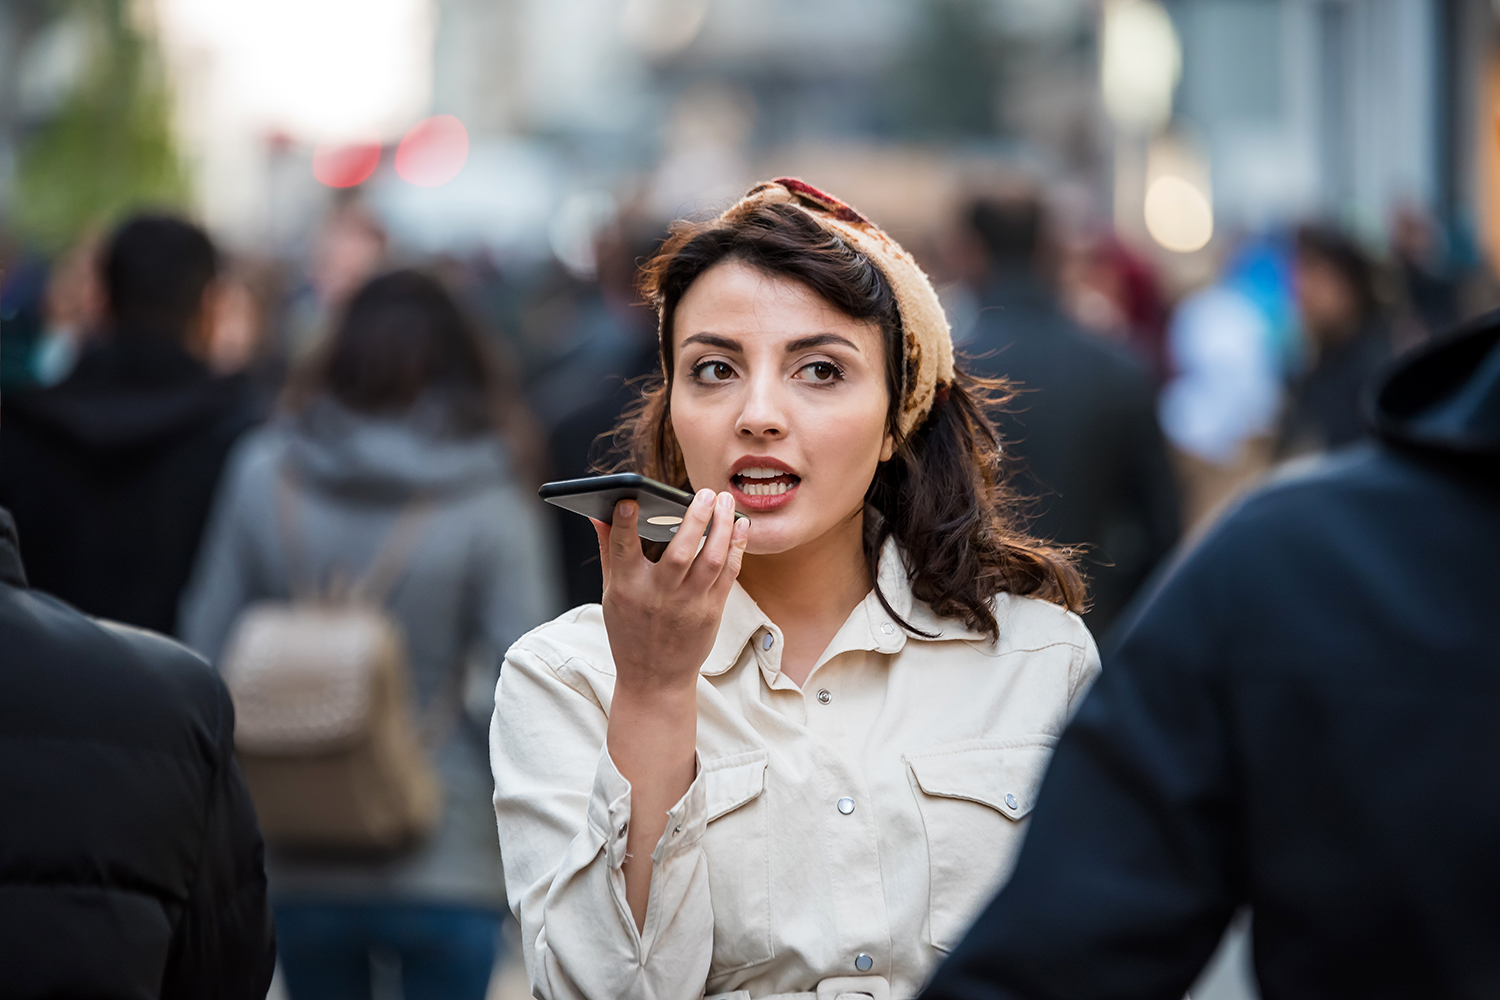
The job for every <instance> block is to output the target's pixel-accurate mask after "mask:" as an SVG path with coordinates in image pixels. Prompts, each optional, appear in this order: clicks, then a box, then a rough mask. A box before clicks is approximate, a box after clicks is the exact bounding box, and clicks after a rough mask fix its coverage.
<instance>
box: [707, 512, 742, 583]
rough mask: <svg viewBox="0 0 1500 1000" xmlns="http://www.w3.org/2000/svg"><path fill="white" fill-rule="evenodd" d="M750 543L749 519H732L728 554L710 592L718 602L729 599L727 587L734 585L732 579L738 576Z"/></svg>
mask: <svg viewBox="0 0 1500 1000" xmlns="http://www.w3.org/2000/svg"><path fill="white" fill-rule="evenodd" d="M749 544H750V519H749V518H744V517H737V518H735V519H734V527H733V529H732V531H731V532H730V537H729V555H728V558H727V559H726V560H725V561H724V568H723V569H721V570H720V571H719V578H718V579H717V580H715V581H714V583H713V587H712V588H710V591H709V592H710V593H711V594H713V596H714V599H715V600H717V601H720V602H723V601H726V600H728V599H729V588H730V587H733V586H734V581H735V580H737V579H738V578H739V575H740V567H741V566H742V565H744V562H745V549H746V548H747V547H748V546H749Z"/></svg>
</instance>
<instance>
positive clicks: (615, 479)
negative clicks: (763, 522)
mask: <svg viewBox="0 0 1500 1000" xmlns="http://www.w3.org/2000/svg"><path fill="white" fill-rule="evenodd" d="M537 495H538V496H540V497H541V498H542V499H543V500H545V501H547V502H548V503H550V504H555V505H557V506H558V507H562V508H563V509H564V510H571V511H573V512H574V513H575V514H582V515H583V516H584V517H592V518H593V519H594V520H596V521H603V522H604V523H605V524H609V523H610V522H611V521H613V520H614V516H615V504H617V503H619V502H620V501H621V500H634V501H635V502H636V503H638V504H639V505H640V508H641V516H640V520H639V522H638V523H639V526H640V528H639V530H640V535H641V538H642V539H643V540H645V541H651V542H670V541H671V540H672V538H673V536H674V535H676V533H677V526H678V525H680V524H681V523H682V518H683V516H684V515H685V514H686V513H687V509H688V506H689V505H690V504H691V503H692V502H693V494H691V493H684V492H683V491H682V490H679V489H676V488H674V487H671V486H668V485H667V484H666V483H658V482H657V481H656V480H654V479H647V478H646V477H645V476H639V475H636V474H635V473H634V472H618V473H615V474H614V475H609V476H589V477H587V478H586V479H561V480H558V481H557V482H555V483H546V484H544V485H543V486H542V488H541V489H540V490H538V491H537ZM734 516H735V517H736V518H742V517H744V516H745V515H744V514H741V513H740V512H739V511H735V512H734Z"/></svg>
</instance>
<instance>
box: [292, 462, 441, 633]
mask: <svg viewBox="0 0 1500 1000" xmlns="http://www.w3.org/2000/svg"><path fill="white" fill-rule="evenodd" d="M297 486H298V477H297V472H296V469H294V468H293V467H292V464H291V463H290V462H282V463H281V466H280V468H279V469H278V474H277V476H276V491H275V492H276V499H275V504H276V526H277V533H278V534H279V535H280V536H281V548H282V555H283V558H284V559H285V561H286V575H287V589H288V590H290V591H291V595H292V599H293V600H294V601H299V602H301V601H310V600H314V599H316V598H317V597H318V596H319V591H320V588H319V586H318V584H317V581H316V580H314V579H313V577H312V574H311V573H310V572H309V571H308V569H307V565H306V563H305V562H304V560H303V551H302V546H301V544H300V539H301V538H302V536H303V534H304V532H303V530H302V518H301V516H300V511H299V510H298V504H299V502H300V498H299V497H298V496H297ZM431 513H432V501H431V499H430V498H428V497H422V496H419V497H417V498H416V499H415V500H412V501H411V502H409V503H407V504H406V505H405V506H404V507H403V508H402V509H401V513H400V514H399V515H398V516H397V518H396V523H395V524H394V525H392V526H391V529H390V531H389V532H388V533H387V534H386V537H385V540H384V541H383V542H382V544H381V546H380V548H379V549H377V550H376V552H375V556H374V558H372V559H371V560H370V566H369V569H367V570H366V571H365V574H364V576H362V577H360V578H359V579H358V580H356V581H355V582H354V583H353V585H352V586H350V587H349V588H348V590H347V596H349V597H352V598H354V599H356V600H359V601H361V602H363V603H366V604H373V605H376V606H381V607H383V606H384V604H385V600H386V598H387V597H389V596H390V592H391V590H393V589H394V588H395V586H396V584H397V583H398V582H399V581H400V579H401V575H402V574H403V573H404V572H405V571H406V563H407V561H408V560H409V559H410V558H411V554H412V550H413V549H414V548H415V547H416V544H417V541H418V540H419V539H420V538H421V528H422V526H423V524H424V523H425V522H426V520H427V518H428V516H429V515H430V514H431ZM335 596H341V595H335Z"/></svg>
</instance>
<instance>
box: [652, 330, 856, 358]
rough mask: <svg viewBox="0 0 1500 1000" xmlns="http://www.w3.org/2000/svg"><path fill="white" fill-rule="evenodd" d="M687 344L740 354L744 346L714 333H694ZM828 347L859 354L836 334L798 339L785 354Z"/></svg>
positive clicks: (788, 347) (852, 344)
mask: <svg viewBox="0 0 1500 1000" xmlns="http://www.w3.org/2000/svg"><path fill="white" fill-rule="evenodd" d="M689 344H705V345H707V346H709V347H717V348H719V349H720V350H723V351H736V352H740V351H743V350H744V349H745V347H744V345H743V344H741V343H740V342H739V341H738V340H731V339H730V338H728V337H721V336H719V335H718V334H716V333H695V334H693V335H692V336H691V337H688V338H687V339H686V340H684V341H683V342H682V346H683V347H687V346H688V345H689ZM830 345H839V346H843V347H847V348H849V349H850V350H852V351H854V352H855V353H856V354H859V353H861V352H860V349H859V345H858V344H856V343H855V342H854V341H852V340H850V339H849V338H847V337H840V336H839V335H838V334H836V333H815V334H813V335H812V336H810V337H799V338H797V339H796V340H794V341H792V342H791V343H789V344H787V345H786V352H787V353H788V354H795V353H797V352H798V351H805V350H807V349H808V348H810V347H828V346H830Z"/></svg>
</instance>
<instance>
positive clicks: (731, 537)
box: [594, 490, 750, 930]
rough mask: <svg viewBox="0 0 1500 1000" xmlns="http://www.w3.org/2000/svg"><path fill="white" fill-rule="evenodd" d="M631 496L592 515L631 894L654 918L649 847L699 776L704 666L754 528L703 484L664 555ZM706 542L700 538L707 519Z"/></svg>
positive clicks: (637, 907) (636, 908)
mask: <svg viewBox="0 0 1500 1000" xmlns="http://www.w3.org/2000/svg"><path fill="white" fill-rule="evenodd" d="M639 516H640V507H639V506H638V505H637V504H636V503H635V501H633V500H622V501H620V502H619V503H618V504H616V505H615V516H614V524H613V526H611V525H607V524H604V523H603V522H602V521H595V522H594V530H595V531H597V532H598V533H599V561H600V563H601V564H602V567H603V571H604V627H605V629H606V630H608V632H609V648H610V651H611V652H612V653H613V654H614V660H615V691H614V696H613V698H612V699H611V701H610V706H609V732H608V737H607V743H608V746H609V756H610V759H611V760H612V761H614V765H615V768H616V769H617V770H618V771H619V772H620V774H621V776H623V777H624V778H625V780H626V781H628V782H630V829H629V832H628V834H627V836H626V839H625V865H624V874H625V901H626V902H627V903H628V904H629V906H630V912H631V915H632V916H634V917H635V925H636V929H637V930H640V929H641V928H642V927H644V926H645V923H646V906H647V903H648V902H649V901H650V895H651V854H652V852H653V851H654V850H655V849H656V844H657V842H658V841H659V840H661V836H662V832H663V831H664V830H665V829H666V826H667V811H668V810H670V809H671V808H672V807H673V806H674V805H675V804H676V803H677V801H678V800H679V799H681V798H682V797H683V796H684V795H686V794H687V790H688V788H689V787H691V786H692V783H693V778H694V777H696V768H697V763H696V762H697V741H698V670H699V668H700V667H702V666H703V661H704V660H705V659H707V658H708V654H709V652H710V651H711V650H712V649H713V648H714V639H715V638H716V637H717V636H718V633H719V619H720V618H721V617H723V614H724V602H725V601H726V600H728V598H729V589H730V588H731V587H732V586H734V580H735V577H737V576H738V575H739V572H740V563H741V561H742V560H743V559H744V556H745V543H746V542H747V541H748V539H749V537H750V531H749V529H750V524H749V522H748V521H744V520H740V519H737V518H736V517H735V516H734V499H733V497H731V496H730V495H729V494H728V493H720V494H719V495H718V497H717V498H715V496H714V494H713V491H712V490H700V491H699V492H698V495H697V496H696V497H695V498H694V499H693V503H692V506H690V507H689V508H688V511H687V514H686V515H685V516H684V517H683V519H682V526H681V527H680V528H679V529H678V531H677V537H676V538H673V539H672V541H671V543H670V544H668V545H667V550H666V552H664V553H662V557H661V560H660V561H659V562H656V563H653V562H651V560H649V559H647V558H646V556H645V553H643V552H642V551H641V539H640V534H639V532H638V530H637V526H636V525H637V521H636V519H637V518H638V517H639ZM710 518H711V519H712V522H713V523H712V527H710V528H709V532H708V538H707V539H705V540H704V541H703V547H702V548H701V549H700V548H699V547H698V540H699V539H700V538H702V537H703V529H704V528H705V527H707V526H708V525H709V521H710Z"/></svg>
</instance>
